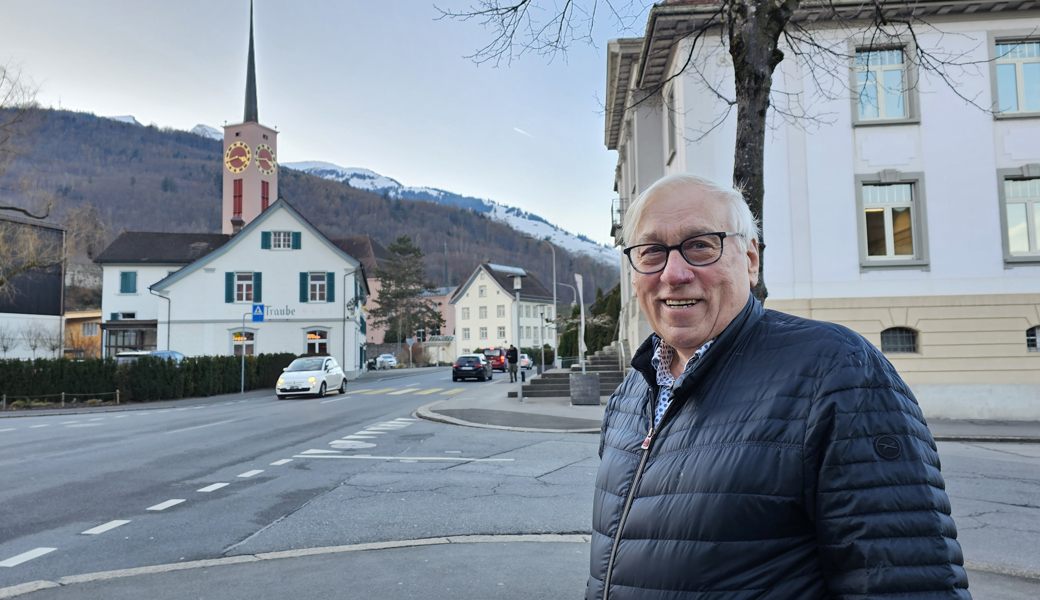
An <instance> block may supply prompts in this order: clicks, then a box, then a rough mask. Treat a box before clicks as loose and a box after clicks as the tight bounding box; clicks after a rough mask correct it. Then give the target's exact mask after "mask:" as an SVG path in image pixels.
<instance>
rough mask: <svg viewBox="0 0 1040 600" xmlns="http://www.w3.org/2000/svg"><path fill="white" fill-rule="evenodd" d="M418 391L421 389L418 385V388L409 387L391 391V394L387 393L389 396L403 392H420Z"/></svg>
mask: <svg viewBox="0 0 1040 600" xmlns="http://www.w3.org/2000/svg"><path fill="white" fill-rule="evenodd" d="M418 391H419V388H417V387H416V388H407V389H403V390H398V391H396V392H390V393H389V394H387V396H400V395H401V394H410V393H412V392H418Z"/></svg>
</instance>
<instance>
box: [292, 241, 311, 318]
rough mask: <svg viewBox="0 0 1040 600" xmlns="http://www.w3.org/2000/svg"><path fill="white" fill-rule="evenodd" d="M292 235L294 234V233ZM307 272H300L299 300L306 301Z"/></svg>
mask: <svg viewBox="0 0 1040 600" xmlns="http://www.w3.org/2000/svg"><path fill="white" fill-rule="evenodd" d="M293 235H296V234H295V233H294V234H293ZM307 276H308V274H307V273H300V302H306V301H307V296H309V295H310V294H308V291H309V290H308V289H307Z"/></svg>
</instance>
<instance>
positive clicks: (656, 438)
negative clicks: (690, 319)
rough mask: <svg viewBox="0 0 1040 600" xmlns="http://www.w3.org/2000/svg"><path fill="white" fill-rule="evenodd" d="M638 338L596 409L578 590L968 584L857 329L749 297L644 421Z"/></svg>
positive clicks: (919, 591)
mask: <svg viewBox="0 0 1040 600" xmlns="http://www.w3.org/2000/svg"><path fill="white" fill-rule="evenodd" d="M652 355H653V346H652V344H651V342H650V340H647V342H646V343H644V344H643V345H642V347H641V348H640V349H639V352H638V353H637V354H636V356H635V358H634V359H633V360H632V366H633V367H634V370H633V371H631V372H630V373H629V374H628V376H627V377H626V378H625V381H624V382H623V383H622V384H621V386H620V387H619V388H618V389H617V391H616V392H615V393H614V395H613V396H611V398H610V402H609V404H608V405H607V408H606V414H605V415H604V418H603V432H602V437H601V441H600V457H601V458H602V459H603V461H602V464H601V466H600V469H599V474H598V477H597V478H596V491H595V504H594V512H593V520H592V524H593V535H592V557H591V559H592V565H591V577H590V578H589V585H588V591H587V593H586V598H588V599H606V600H628V599H632V598H640V599H653V600H663V599H670V598H679V599H683V600H709V599H711V600H720V599H723V598H725V599H727V600H728V599H744V598H755V599H767V598H770V599H777V600H794V599H822V598H842V599H853V598H855V599H865V598H884V599H886V600H893V599H904V598H905V599H907V600H910V599H912V600H932V599H938V598H945V599H952V598H958V599H970V598H971V596H970V595H969V594H968V591H967V587H968V582H967V577H966V576H965V573H964V569H963V568H962V566H961V565H962V564H963V558H962V556H961V549H960V545H959V544H958V543H957V541H956V537H957V530H956V527H955V526H954V523H953V519H952V518H951V517H950V502H949V499H948V498H947V496H946V492H945V491H944V484H943V479H942V476H941V475H940V473H939V457H938V455H937V454H936V448H935V442H934V441H933V440H932V436H931V434H930V433H929V432H928V428H927V427H926V425H925V422H924V418H923V417H922V415H921V410H920V408H919V407H918V406H917V402H916V401H915V400H914V397H913V395H912V394H911V392H910V389H909V388H908V387H907V386H906V384H905V383H903V381H902V380H901V379H900V378H899V375H898V374H897V373H896V371H895V369H894V368H893V367H892V365H891V364H890V363H889V362H888V361H887V360H886V359H885V358H884V357H883V356H882V355H881V354H880V353H879V352H878V351H877V350H876V349H875V348H874V347H873V346H872V345H870V343H868V342H867V341H866V340H864V339H863V338H862V337H860V336H859V335H858V334H856V333H854V332H852V331H850V330H848V329H846V328H844V327H841V326H838V325H832V324H827V323H820V322H816V321H810V320H807V319H800V318H796V317H792V316H789V315H785V314H783V313H778V312H775V311H766V310H764V309H763V308H762V305H761V304H759V303H758V301H757V300H755V299H754V298H752V299H750V300H749V301H748V304H747V306H746V307H745V308H744V310H743V312H742V313H741V314H740V315H739V316H738V317H737V318H736V319H734V321H733V322H732V323H731V324H730V325H729V327H727V328H726V330H725V331H724V332H723V333H722V334H721V335H720V336H719V337H718V338H717V339H716V341H715V343H714V344H713V345H712V347H711V349H710V350H709V351H708V352H707V353H706V354H705V355H704V357H703V358H701V359H700V360H698V361H697V362H696V363H694V365H695V366H694V367H693V369H691V370H690V372H688V373H685V374H684V375H682V376H680V377H679V378H678V379H677V380H676V382H675V384H674V386H673V388H674V389H675V393H674V396H673V401H672V403H671V405H670V406H669V408H668V411H667V412H666V413H665V415H664V417H663V418H662V419H661V423H660V425H659V427H658V429H657V430H656V431H654V432H652V433H650V434H648V432H649V430H650V424H651V416H652V414H653V408H652V405H653V404H654V403H656V398H657V392H658V389H657V383H656V375H655V373H654V369H653V367H652V366H651V365H650V358H651V356H652ZM651 400H652V401H651ZM608 581H609V588H608V589H607V590H604V587H605V585H604V582H608Z"/></svg>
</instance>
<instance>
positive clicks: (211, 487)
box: [195, 476, 241, 492]
mask: <svg viewBox="0 0 1040 600" xmlns="http://www.w3.org/2000/svg"><path fill="white" fill-rule="evenodd" d="M240 477H241V476H240ZM228 485H230V484H228V483H214V484H213V485H207V486H206V487H204V488H202V489H198V490H195V491H196V492H215V491H217V490H219V489H220V488H222V487H227V486H228Z"/></svg>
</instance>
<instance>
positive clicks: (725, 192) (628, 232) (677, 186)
mask: <svg viewBox="0 0 1040 600" xmlns="http://www.w3.org/2000/svg"><path fill="white" fill-rule="evenodd" d="M682 192H691V193H702V194H708V195H711V196H715V197H716V198H718V199H719V200H722V201H723V202H726V203H727V204H729V207H730V218H731V219H732V220H733V222H732V225H733V231H734V232H736V233H739V234H740V237H739V238H737V240H736V241H737V243H738V244H739V245H740V248H741V251H742V252H746V251H747V245H748V241H749V240H752V239H755V240H757V239H758V222H757V221H756V220H755V217H754V215H752V214H751V209H750V208H748V205H747V202H744V196H743V195H741V193H740V192H739V191H737V190H735V189H733V188H732V187H728V186H722V185H719V184H718V183H715V182H714V181H712V180H710V179H708V178H706V177H701V176H699V175H690V174H687V173H680V174H678V175H668V176H667V177H662V178H661V179H658V180H657V181H656V182H654V184H653V185H651V186H650V187H648V188H646V190H644V191H643V193H642V194H639V196H638V197H637V198H636V199H635V201H634V202H632V204H631V205H629V207H628V211H627V212H626V213H625V222H624V223H623V224H622V226H621V239H622V240H623V242H624V244H625V245H626V246H631V245H632V244H634V243H635V239H636V228H637V227H639V221H641V220H642V218H643V210H644V209H645V208H646V203H647V202H649V201H650V200H653V199H655V198H657V197H658V196H664V195H669V194H675V193H682Z"/></svg>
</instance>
